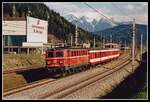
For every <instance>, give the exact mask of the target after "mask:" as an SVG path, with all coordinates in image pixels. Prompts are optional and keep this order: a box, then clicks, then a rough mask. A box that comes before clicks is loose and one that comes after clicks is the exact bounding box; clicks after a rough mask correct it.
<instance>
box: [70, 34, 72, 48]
mask: <svg viewBox="0 0 150 102" xmlns="http://www.w3.org/2000/svg"><path fill="white" fill-rule="evenodd" d="M70 44H71V47H72V35H71V42H70Z"/></svg>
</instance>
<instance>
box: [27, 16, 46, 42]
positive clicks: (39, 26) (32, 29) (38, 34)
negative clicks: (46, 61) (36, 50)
mask: <svg viewBox="0 0 150 102" xmlns="http://www.w3.org/2000/svg"><path fill="white" fill-rule="evenodd" d="M47 28H48V21H45V20H40V19H37V18H33V17H29V16H27V42H42V43H47Z"/></svg>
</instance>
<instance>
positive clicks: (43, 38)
mask: <svg viewBox="0 0 150 102" xmlns="http://www.w3.org/2000/svg"><path fill="white" fill-rule="evenodd" d="M2 34H3V47H4V49H7V50H8V52H10V51H12V50H13V51H14V50H16V48H18V49H17V51H20V50H21V49H19V48H22V49H23V48H27V50H28V52H29V51H30V49H33V48H39V49H42V52H43V48H44V45H46V44H47V43H48V36H47V34H48V21H45V20H41V19H38V18H33V17H29V16H27V18H26V20H7V19H5V20H3V25H2Z"/></svg>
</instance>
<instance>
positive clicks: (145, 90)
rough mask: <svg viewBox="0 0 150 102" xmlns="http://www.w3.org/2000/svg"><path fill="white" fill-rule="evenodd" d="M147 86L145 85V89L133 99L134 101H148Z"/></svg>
mask: <svg viewBox="0 0 150 102" xmlns="http://www.w3.org/2000/svg"><path fill="white" fill-rule="evenodd" d="M147 98H148V97H147V86H146V85H145V86H144V88H143V89H142V90H141V92H139V93H138V94H137V95H135V96H134V97H132V99H147Z"/></svg>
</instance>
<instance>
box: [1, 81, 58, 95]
mask: <svg viewBox="0 0 150 102" xmlns="http://www.w3.org/2000/svg"><path fill="white" fill-rule="evenodd" d="M53 81H55V79H48V80H42V81H38V82H33V83H30V84H28V85H25V86H22V87H19V88H14V89H11V90H9V91H6V92H4V94H3V96H4V97H5V96H8V95H12V94H15V93H18V92H21V91H24V90H27V89H31V88H33V87H38V86H40V85H42V84H47V83H50V82H53Z"/></svg>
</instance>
